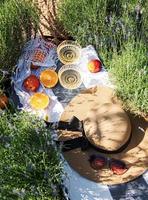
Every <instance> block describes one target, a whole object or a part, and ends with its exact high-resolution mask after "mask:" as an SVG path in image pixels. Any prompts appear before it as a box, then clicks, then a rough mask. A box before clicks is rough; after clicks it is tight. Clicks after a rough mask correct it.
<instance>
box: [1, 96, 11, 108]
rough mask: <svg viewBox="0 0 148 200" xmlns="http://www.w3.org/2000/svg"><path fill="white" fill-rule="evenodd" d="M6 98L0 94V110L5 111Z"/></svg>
mask: <svg viewBox="0 0 148 200" xmlns="http://www.w3.org/2000/svg"><path fill="white" fill-rule="evenodd" d="M8 102H9V100H8V97H7V96H6V95H5V94H0V109H5V108H6V107H7V105H8Z"/></svg>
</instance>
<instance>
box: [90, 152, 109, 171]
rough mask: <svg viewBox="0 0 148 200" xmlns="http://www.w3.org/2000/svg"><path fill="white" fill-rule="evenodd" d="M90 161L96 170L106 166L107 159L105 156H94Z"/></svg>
mask: <svg viewBox="0 0 148 200" xmlns="http://www.w3.org/2000/svg"><path fill="white" fill-rule="evenodd" d="M89 161H90V166H91V167H92V168H93V169H95V170H99V169H102V168H103V167H104V166H105V164H106V159H105V158H104V157H103V156H98V155H97V156H96V155H92V156H91V157H90V159H89Z"/></svg>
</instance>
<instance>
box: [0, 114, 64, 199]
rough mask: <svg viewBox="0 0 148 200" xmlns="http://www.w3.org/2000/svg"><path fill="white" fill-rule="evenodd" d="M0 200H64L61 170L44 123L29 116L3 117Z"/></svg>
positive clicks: (0, 144) (0, 141) (8, 115)
mask: <svg viewBox="0 0 148 200" xmlns="http://www.w3.org/2000/svg"><path fill="white" fill-rule="evenodd" d="M0 174H1V179H0V199H1V200H3V199H6V200H8V199H9V200H11V199H12V200H15V199H25V200H61V199H63V198H62V194H60V189H59V185H60V184H61V174H62V167H61V162H60V160H59V155H58V153H57V151H56V150H55V149H54V148H53V146H52V144H51V138H50V132H49V130H47V129H46V128H45V124H44V122H42V121H40V120H39V119H37V118H35V117H33V116H29V115H28V114H26V113H13V114H12V113H10V112H3V113H1V117H0Z"/></svg>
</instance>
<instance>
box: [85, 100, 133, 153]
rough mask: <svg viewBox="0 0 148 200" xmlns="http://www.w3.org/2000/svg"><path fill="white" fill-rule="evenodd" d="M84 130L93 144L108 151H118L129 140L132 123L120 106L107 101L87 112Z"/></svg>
mask: <svg viewBox="0 0 148 200" xmlns="http://www.w3.org/2000/svg"><path fill="white" fill-rule="evenodd" d="M84 131H85V135H86V137H87V139H88V140H89V141H90V143H91V144H92V145H94V146H96V147H98V148H101V149H103V150H106V151H116V150H118V149H120V148H121V147H122V146H123V145H124V144H125V143H126V142H127V141H128V139H129V137H130V134H131V124H130V120H129V118H128V116H127V114H126V113H125V111H124V110H123V109H122V108H121V107H120V106H118V105H115V104H112V103H105V104H103V105H101V106H99V107H95V108H93V109H91V110H90V111H89V112H88V113H87V116H86V118H85V119H84Z"/></svg>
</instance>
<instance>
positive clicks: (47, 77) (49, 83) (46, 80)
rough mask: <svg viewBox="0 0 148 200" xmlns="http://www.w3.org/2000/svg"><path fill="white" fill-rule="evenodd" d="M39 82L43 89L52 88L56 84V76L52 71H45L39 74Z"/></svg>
mask: <svg viewBox="0 0 148 200" xmlns="http://www.w3.org/2000/svg"><path fill="white" fill-rule="evenodd" d="M40 81H41V83H42V84H43V85H44V86H45V87H47V88H52V87H54V86H55V85H56V84H57V82H58V75H57V73H56V72H55V71H54V70H51V69H46V70H44V71H42V72H41V74H40Z"/></svg>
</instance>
